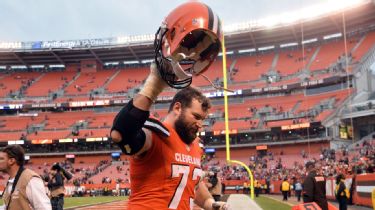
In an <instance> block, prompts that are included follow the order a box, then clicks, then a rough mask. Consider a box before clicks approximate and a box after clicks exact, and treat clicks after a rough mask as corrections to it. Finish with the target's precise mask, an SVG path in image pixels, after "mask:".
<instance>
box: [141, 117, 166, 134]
mask: <svg viewBox="0 0 375 210" xmlns="http://www.w3.org/2000/svg"><path fill="white" fill-rule="evenodd" d="M143 127H144V128H147V129H149V130H151V131H152V132H155V133H156V134H158V135H160V136H163V137H169V136H170V133H169V130H168V128H166V127H165V126H164V125H163V123H161V122H160V121H159V120H157V119H155V118H148V119H147V120H146V122H145V124H144V125H143Z"/></svg>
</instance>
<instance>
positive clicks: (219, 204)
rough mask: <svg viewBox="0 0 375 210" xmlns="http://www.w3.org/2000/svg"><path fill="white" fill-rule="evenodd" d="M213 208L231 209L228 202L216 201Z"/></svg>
mask: <svg viewBox="0 0 375 210" xmlns="http://www.w3.org/2000/svg"><path fill="white" fill-rule="evenodd" d="M212 209H213V210H230V207H229V205H228V204H227V203H226V202H222V201H216V202H214V203H212Z"/></svg>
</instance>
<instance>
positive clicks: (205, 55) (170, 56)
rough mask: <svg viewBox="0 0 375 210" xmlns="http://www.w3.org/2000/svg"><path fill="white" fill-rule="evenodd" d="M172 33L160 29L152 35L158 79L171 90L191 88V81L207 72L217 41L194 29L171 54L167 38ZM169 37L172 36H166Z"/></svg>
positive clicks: (164, 28) (217, 44)
mask: <svg viewBox="0 0 375 210" xmlns="http://www.w3.org/2000/svg"><path fill="white" fill-rule="evenodd" d="M168 33H174V31H169V29H168V28H167V27H165V25H162V26H161V27H160V28H159V29H158V31H157V32H156V34H155V41H154V47H155V63H156V65H157V67H158V70H159V73H160V76H161V77H162V78H163V80H164V81H165V82H166V83H167V84H168V85H169V86H170V87H172V88H176V89H182V88H186V87H188V86H190V84H191V82H192V77H193V76H196V75H199V74H201V73H203V72H204V71H206V70H207V69H208V67H209V65H210V64H211V63H212V62H213V60H214V59H215V58H216V56H217V54H218V53H219V50H220V47H221V46H220V41H219V40H218V39H217V38H216V36H215V35H213V34H212V32H210V31H207V30H203V29H196V30H193V31H191V32H189V33H188V34H187V35H185V37H184V38H183V39H182V40H181V41H180V43H179V45H178V47H177V48H176V49H175V50H174V51H173V52H171V50H170V43H168V39H167V38H166V37H167V34H168ZM169 35H171V34H169Z"/></svg>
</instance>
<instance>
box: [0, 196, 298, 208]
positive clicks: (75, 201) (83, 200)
mask: <svg viewBox="0 0 375 210" xmlns="http://www.w3.org/2000/svg"><path fill="white" fill-rule="evenodd" d="M126 199H128V197H124V196H121V197H117V196H103V197H74V198H70V197H68V198H65V199H64V200H65V204H64V209H65V208H71V207H78V206H85V205H93V204H99V203H107V202H112V201H120V200H126ZM255 201H256V202H257V203H258V205H259V206H260V207H261V208H263V210H274V209H277V210H291V206H289V205H286V204H284V203H282V202H279V201H276V200H273V199H271V198H267V197H263V196H260V197H257V198H255ZM2 204H3V201H2V200H0V205H2Z"/></svg>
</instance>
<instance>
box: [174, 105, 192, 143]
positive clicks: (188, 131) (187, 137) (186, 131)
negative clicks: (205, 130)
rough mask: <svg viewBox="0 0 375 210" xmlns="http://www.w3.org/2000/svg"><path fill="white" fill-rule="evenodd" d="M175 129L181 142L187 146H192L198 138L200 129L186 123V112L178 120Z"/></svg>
mask: <svg viewBox="0 0 375 210" xmlns="http://www.w3.org/2000/svg"><path fill="white" fill-rule="evenodd" d="M174 127H175V129H176V132H177V134H178V135H179V136H180V138H181V140H182V141H183V142H185V143H186V144H191V142H193V141H194V140H195V138H196V137H197V132H198V129H197V128H194V127H193V126H189V123H188V122H187V121H186V118H185V112H184V111H183V112H182V113H181V115H180V116H179V117H178V119H177V120H176V122H175V124H174Z"/></svg>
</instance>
